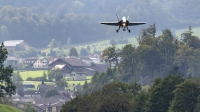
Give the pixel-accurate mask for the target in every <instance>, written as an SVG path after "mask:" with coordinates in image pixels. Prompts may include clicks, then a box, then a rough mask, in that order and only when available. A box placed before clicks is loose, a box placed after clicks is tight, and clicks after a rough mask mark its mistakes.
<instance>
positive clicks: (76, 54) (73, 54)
mask: <svg viewBox="0 0 200 112" xmlns="http://www.w3.org/2000/svg"><path fill="white" fill-rule="evenodd" d="M69 56H76V57H78V52H77V50H76V48H75V47H72V48H70V51H69Z"/></svg>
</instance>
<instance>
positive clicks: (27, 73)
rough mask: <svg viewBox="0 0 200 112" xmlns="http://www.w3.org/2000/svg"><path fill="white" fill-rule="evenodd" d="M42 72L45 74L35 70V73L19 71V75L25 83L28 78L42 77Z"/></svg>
mask: <svg viewBox="0 0 200 112" xmlns="http://www.w3.org/2000/svg"><path fill="white" fill-rule="evenodd" d="M44 72H45V73H47V71H46V70H37V71H20V72H19V74H20V76H21V77H22V79H23V80H24V81H25V80H26V79H27V78H28V77H32V78H36V77H42V76H43V73H44ZM47 77H48V76H47Z"/></svg>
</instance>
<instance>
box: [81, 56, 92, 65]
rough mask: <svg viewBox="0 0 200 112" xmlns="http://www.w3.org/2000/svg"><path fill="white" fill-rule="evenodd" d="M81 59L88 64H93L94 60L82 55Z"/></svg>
mask: <svg viewBox="0 0 200 112" xmlns="http://www.w3.org/2000/svg"><path fill="white" fill-rule="evenodd" d="M80 59H81V60H82V61H83V62H85V63H87V64H88V65H91V63H92V60H91V59H90V58H89V57H81V58H80Z"/></svg>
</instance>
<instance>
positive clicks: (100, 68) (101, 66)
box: [90, 64, 108, 73]
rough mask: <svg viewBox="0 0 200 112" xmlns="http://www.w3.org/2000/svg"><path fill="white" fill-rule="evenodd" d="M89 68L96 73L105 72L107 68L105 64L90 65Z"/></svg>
mask: <svg viewBox="0 0 200 112" xmlns="http://www.w3.org/2000/svg"><path fill="white" fill-rule="evenodd" d="M90 68H92V69H94V70H95V71H96V72H98V73H102V72H106V70H107V69H108V66H107V65H106V64H92V65H91V66H90Z"/></svg>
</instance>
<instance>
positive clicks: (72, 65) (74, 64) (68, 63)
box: [49, 58, 90, 77]
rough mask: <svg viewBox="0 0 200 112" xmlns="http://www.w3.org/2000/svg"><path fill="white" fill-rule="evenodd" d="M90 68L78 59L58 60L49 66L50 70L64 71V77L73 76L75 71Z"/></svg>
mask: <svg viewBox="0 0 200 112" xmlns="http://www.w3.org/2000/svg"><path fill="white" fill-rule="evenodd" d="M89 66H90V65H88V64H86V63H85V62H83V61H82V60H80V59H78V58H62V59H61V58H58V59H56V60H55V61H54V62H52V63H50V64H49V68H52V69H51V70H57V69H60V70H62V72H63V76H64V77H69V76H71V73H72V70H73V69H76V68H77V69H83V68H84V67H89Z"/></svg>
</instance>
